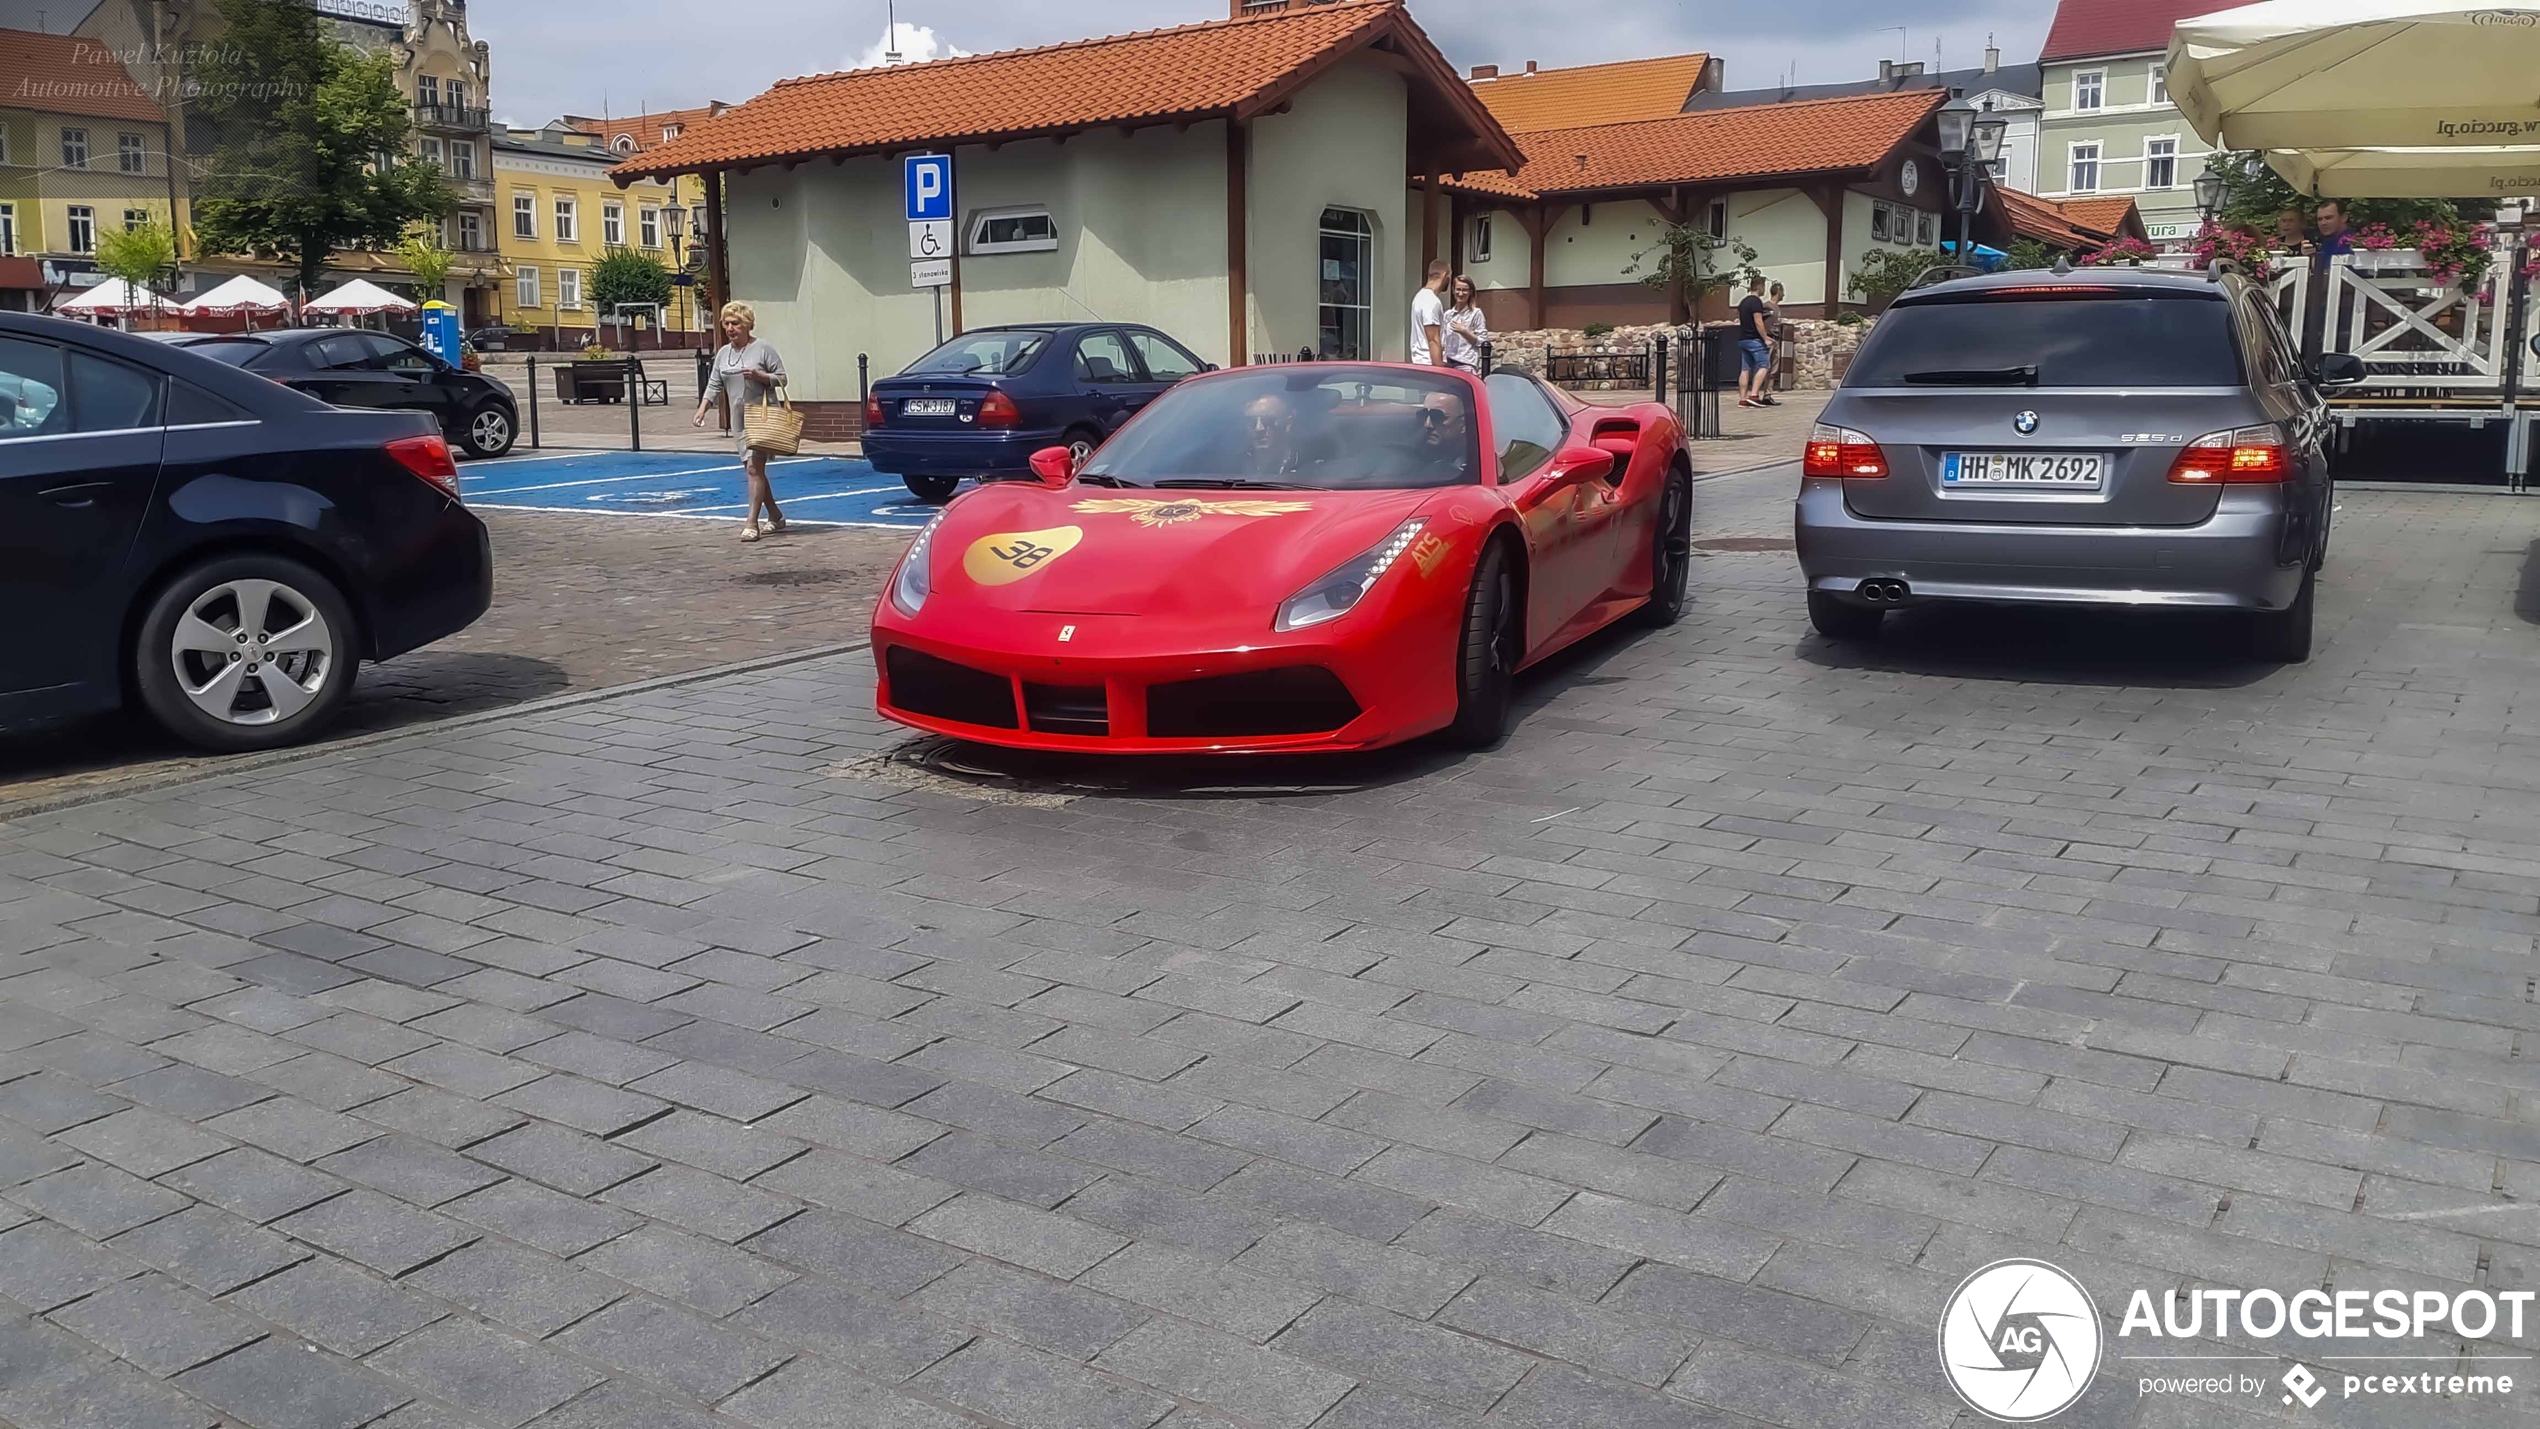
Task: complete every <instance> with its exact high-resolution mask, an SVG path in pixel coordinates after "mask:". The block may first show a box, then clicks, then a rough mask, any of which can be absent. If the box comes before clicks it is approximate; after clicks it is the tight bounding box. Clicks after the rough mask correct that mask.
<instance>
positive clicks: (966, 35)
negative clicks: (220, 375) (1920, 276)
mask: <svg viewBox="0 0 2540 1429" xmlns="http://www.w3.org/2000/svg"><path fill="white" fill-rule="evenodd" d="M195 3H208V0H195ZM88 4H89V0H0V26H14V27H18V28H26V29H32V28H34V27H35V22H36V21H35V16H36V12H37V11H38V10H43V11H46V12H47V19H48V21H49V24H50V27H51V28H52V29H55V30H57V31H58V30H64V29H68V28H69V27H70V25H71V24H72V23H73V22H74V18H75V16H77V15H78V14H81V13H84V12H85V11H86V10H87V8H88ZM885 8H886V7H885V3H884V0H843V3H842V0H730V3H723V4H713V5H701V4H699V3H697V0H474V3H473V4H471V5H469V6H468V26H469V29H470V30H471V31H472V32H473V33H474V34H475V36H476V37H477V38H479V39H482V40H485V41H486V42H488V43H489V44H490V45H492V47H493V56H494V107H495V112H496V113H497V115H499V116H501V117H505V118H508V119H510V120H512V121H514V122H515V123H519V124H522V125H524V126H526V125H534V124H538V123H541V122H544V121H545V120H547V119H551V118H553V117H555V116H556V115H558V114H563V113H568V112H569V113H577V114H594V113H597V112H599V109H600V107H601V106H602V105H603V104H605V105H606V106H607V107H608V109H609V110H610V111H611V112H614V113H629V112H633V111H635V110H638V109H641V108H647V107H649V108H660V109H671V108H681V107H686V106H689V105H695V104H700V103H702V102H704V101H705V100H707V99H709V98H712V99H723V100H730V101H732V102H734V103H738V102H740V101H742V100H745V99H749V98H751V97H752V96H754V95H756V94H758V93H759V92H760V91H762V90H764V89H766V88H767V86H768V85H769V84H770V83H772V82H774V81H776V80H778V79H783V78H785V77H787V76H789V75H796V74H809V73H815V72H818V71H822V70H831V69H847V68H851V67H854V66H856V65H859V64H866V63H873V62H876V61H878V60H879V59H880V58H881V50H882V48H883V45H882V40H883V36H884V31H885V23H886V22H885ZM889 8H890V10H891V12H892V13H893V14H895V15H896V18H897V21H898V22H899V24H900V25H901V26H902V28H903V35H902V40H901V43H900V46H899V48H900V51H901V53H902V54H904V55H908V56H911V57H914V56H916V55H919V54H929V53H931V54H944V53H953V52H965V53H980V52H984V51H988V50H1003V49H1014V48H1017V47H1019V46H1024V45H1039V44H1050V43H1053V42H1056V41H1059V40H1071V39H1082V38H1084V37H1086V36H1087V35H1090V34H1097V33H1113V34H1116V33H1119V32H1121V31H1125V30H1141V29H1151V28H1154V27H1156V26H1161V25H1178V24H1188V23H1190V22H1191V21H1194V20H1206V19H1216V18H1223V16H1224V15H1225V13H1226V8H1225V3H1224V0H1099V3H1096V4H1087V3H1086V2H1085V0H994V3H981V0H899V3H897V4H896V5H893V6H891V7H889ZM1411 13H1412V14H1413V15H1414V16H1415V17H1416V18H1417V19H1418V20H1419V21H1420V24H1421V26H1422V27H1423V28H1425V29H1426V30H1427V31H1428V32H1429V35H1430V38H1432V39H1434V40H1435V41H1437V43H1438V47H1439V48H1440V49H1442V50H1444V51H1445V52H1446V57H1447V58H1448V59H1450V60H1452V61H1454V62H1455V64H1456V65H1457V66H1459V67H1466V66H1471V65H1476V64H1496V65H1499V66H1501V67H1502V68H1522V67H1523V66H1524V64H1525V62H1526V61H1527V60H1530V59H1532V60H1539V61H1541V62H1542V63H1543V64H1545V65H1547V66H1550V65H1571V64H1590V63H1594V62H1597V61H1600V60H1612V59H1629V58H1634V57H1638V56H1644V55H1659V54H1676V53H1681V52H1683V51H1687V50H1703V49H1707V50H1709V51H1710V52H1711V53H1713V54H1716V55H1719V56H1721V57H1723V58H1724V59H1725V60H1726V61H1727V64H1728V84H1729V87H1730V88H1732V89H1750V88H1758V87H1761V86H1765V85H1770V84H1773V83H1775V82H1776V81H1777V80H1779V79H1781V78H1782V77H1783V76H1784V75H1785V74H1787V73H1789V72H1790V71H1791V70H1792V69H1793V68H1794V67H1795V68H1796V70H1797V76H1798V82H1799V83H1802V84H1824V83H1832V82H1835V81H1839V80H1847V79H1860V78H1866V77H1868V76H1870V75H1872V74H1874V73H1876V71H1877V69H1878V62H1879V60H1880V58H1881V57H1888V58H1903V59H1914V60H1923V61H1926V62H1928V61H1930V60H1931V59H1932V58H1933V57H1934V49H1933V47H1934V45H1935V43H1937V44H1938V46H1939V58H1940V59H1941V60H1942V61H1943V64H1944V65H1945V66H1968V65H1974V64H1976V63H1979V62H1980V61H1981V59H1982V57H1983V51H1984V45H1985V40H1986V37H1987V36H1988V35H1990V36H1992V37H1994V39H1995V40H1996V41H1997V42H1998V43H1999V44H2000V45H2001V47H2002V51H2003V57H2004V59H2005V60H2006V61H2009V62H2020V61H2026V60H2031V59H2034V58H2036V56H2037V48H2038V45H2039V42H2040V41H2042V40H2043V39H2044V38H2045V35H2046V27H2047V24H2048V22H2049V21H2050V20H2052V19H2053V17H2054V6H2053V4H2052V3H2050V0H1734V2H1733V0H1700V3H1694V2H1693V0H1596V3H1590V4H1580V3H1576V0H1411ZM1899 27H1901V28H1902V30H1903V33H1902V34H1900V33H1899V32H1898V30H1899Z"/></svg>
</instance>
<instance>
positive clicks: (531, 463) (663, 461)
mask: <svg viewBox="0 0 2540 1429" xmlns="http://www.w3.org/2000/svg"><path fill="white" fill-rule="evenodd" d="M767 473H768V478H769V480H771V481H773V482H774V483H775V486H776V500H777V504H778V505H780V506H782V507H784V508H785V516H786V519H788V520H790V521H793V522H795V523H796V524H799V525H807V526H808V525H817V526H883V527H906V528H909V529H912V530H913V529H915V528H917V527H919V526H923V525H925V524H926V522H927V521H928V520H929V519H930V518H932V517H933V516H934V514H935V512H936V511H937V510H938V509H939V508H937V507H934V506H930V505H927V504H926V503H924V502H921V501H919V500H917V499H916V498H914V497H912V496H910V495H909V492H908V488H907V487H906V486H905V485H903V484H902V483H901V481H900V479H899V478H898V477H896V476H884V475H881V474H879V473H876V472H875V471H874V470H873V467H872V465H871V464H870V463H868V462H866V461H864V460H862V459H861V458H857V457H839V456H802V457H777V458H775V459H773V460H772V461H770V462H769V463H768V468H767ZM459 474H460V476H461V478H462V479H463V480H464V481H465V483H466V491H467V502H468V504H469V505H470V506H477V507H485V508H490V509H495V510H506V511H568V512H574V513H577V514H580V515H585V516H594V515H596V516H661V517H669V518H673V519H679V520H693V521H733V522H738V521H739V520H740V519H741V515H742V512H743V511H744V510H745V509H746V507H747V505H748V502H749V493H748V489H747V488H746V487H745V486H744V484H743V481H742V477H741V463H740V461H739V460H738V459H737V458H735V457H732V456H730V455H728V454H726V453H723V452H552V451H551V452H531V453H525V454H522V455H517V456H508V457H503V458H500V459H498V460H495V461H472V462H468V463H466V464H465V465H463V466H462V467H460V468H459Z"/></svg>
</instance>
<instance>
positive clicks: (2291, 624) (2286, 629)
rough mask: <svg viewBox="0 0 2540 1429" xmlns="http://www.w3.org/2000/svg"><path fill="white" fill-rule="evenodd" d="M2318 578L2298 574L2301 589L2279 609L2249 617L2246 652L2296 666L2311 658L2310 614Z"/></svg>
mask: <svg viewBox="0 0 2540 1429" xmlns="http://www.w3.org/2000/svg"><path fill="white" fill-rule="evenodd" d="M2318 590H2319V577H2317V576H2315V575H2313V574H2311V573H2310V572H2309V571H2304V572H2303V573H2302V588H2301V590H2299V591H2297V592H2295V593H2294V596H2293V603H2292V604H2291V605H2288V606H2286V607H2285V608H2284V609H2282V610H2274V611H2268V612H2266V613H2264V614H2261V615H2257V616H2253V617H2251V623H2250V630H2249V649H2250V653H2251V654H2253V655H2255V656H2257V657H2258V658H2259V659H2261V660H2266V661H2269V662H2272V663H2274V664H2279V665H2299V664H2301V663H2303V662H2304V661H2306V660H2308V659H2310V658H2311V617H2312V610H2313V607H2314V606H2315V605H2316V604H2317V601H2316V596H2317V593H2318Z"/></svg>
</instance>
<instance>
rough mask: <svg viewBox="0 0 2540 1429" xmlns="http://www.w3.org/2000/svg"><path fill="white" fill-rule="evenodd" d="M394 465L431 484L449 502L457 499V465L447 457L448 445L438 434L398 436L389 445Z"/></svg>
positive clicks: (389, 453)
mask: <svg viewBox="0 0 2540 1429" xmlns="http://www.w3.org/2000/svg"><path fill="white" fill-rule="evenodd" d="M388 455H389V456H390V457H392V458H394V459H395V460H396V463H397V465H399V466H402V467H404V468H405V469H406V470H408V471H411V472H413V473H414V474H415V475H416V476H419V477H421V478H423V479H424V480H425V481H428V482H430V483H432V485H433V486H434V487H436V488H438V489H439V490H440V492H441V494H442V495H444V496H446V497H448V498H450V499H451V500H452V501H456V500H458V499H459V464H458V463H457V462H455V461H452V460H451V459H450V444H449V443H448V442H445V441H443V440H441V438H439V437H437V436H431V437H400V438H398V439H397V440H395V441H393V442H390V443H389V444H388Z"/></svg>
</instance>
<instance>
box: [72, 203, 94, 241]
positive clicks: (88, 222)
mask: <svg viewBox="0 0 2540 1429" xmlns="http://www.w3.org/2000/svg"><path fill="white" fill-rule="evenodd" d="M70 220H71V251H72V252H73V253H94V252H96V251H97V210H95V209H93V208H90V207H89V206H88V205H86V204H84V203H75V204H72V205H71V207H70Z"/></svg>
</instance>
